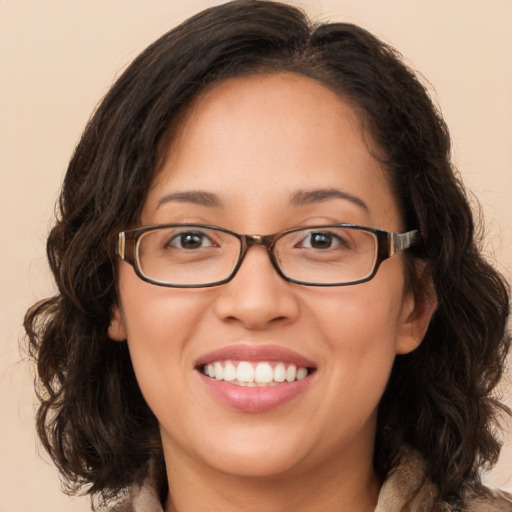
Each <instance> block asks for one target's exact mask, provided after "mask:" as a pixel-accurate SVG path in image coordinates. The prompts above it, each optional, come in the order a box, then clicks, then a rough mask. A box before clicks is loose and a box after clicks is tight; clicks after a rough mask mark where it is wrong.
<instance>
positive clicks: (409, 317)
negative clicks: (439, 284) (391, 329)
mask: <svg viewBox="0 0 512 512" xmlns="http://www.w3.org/2000/svg"><path fill="white" fill-rule="evenodd" d="M415 271H416V274H417V278H418V279H419V281H420V283H419V285H418V286H410V287H409V289H408V290H406V295H405V298H404V304H403V309H402V319H401V325H400V327H399V332H398V338H397V344H396V353H397V354H408V353H409V352H412V351H413V350H416V349H417V348H418V347H419V346H420V345H421V342H422V341H423V338H424V337H425V334H426V333H427V329H428V326H429V324H430V320H431V319H432V316H433V315H434V312H435V310H436V308H437V294H436V291H435V287H434V283H433V281H432V276H431V274H430V271H429V269H428V267H427V265H426V264H425V263H423V262H422V263H417V264H416V266H415Z"/></svg>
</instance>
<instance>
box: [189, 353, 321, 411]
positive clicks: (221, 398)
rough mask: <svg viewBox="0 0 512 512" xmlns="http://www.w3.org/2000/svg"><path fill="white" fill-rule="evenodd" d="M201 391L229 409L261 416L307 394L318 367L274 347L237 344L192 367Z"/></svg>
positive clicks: (208, 356) (205, 358)
mask: <svg viewBox="0 0 512 512" xmlns="http://www.w3.org/2000/svg"><path fill="white" fill-rule="evenodd" d="M195 370H196V371H197V375H198V376H199V382H201V383H202V384H201V385H202V386H204V388H203V389H205V390H206V391H207V393H208V394H209V395H210V396H211V397H212V398H214V400H215V401H216V402H218V403H220V404H222V405H223V406H227V407H228V408H229V409H234V410H237V411H240V412H246V413H247V412H248V413H263V412H266V411H271V410H273V409H276V408H279V407H282V406H285V405H286V404H287V403H289V402H291V401H294V400H296V399H298V397H299V396H301V395H303V394H304V393H306V392H307V389H309V388H310V387H311V386H312V385H313V382H314V381H315V380H316V379H315V376H316V374H317V365H316V364H315V363H314V362H313V361H311V360H310V359H308V358H306V357H303V356H302V355H300V354H298V353H296V352H295V351H293V350H289V349H287V348H284V347H280V346H275V345H265V344H261V345H254V344H245V343H242V344H238V345H231V346H227V347H224V348H221V349H218V350H214V351H212V352H209V353H208V354H204V355H203V356H202V357H200V358H199V359H198V360H197V361H196V364H195Z"/></svg>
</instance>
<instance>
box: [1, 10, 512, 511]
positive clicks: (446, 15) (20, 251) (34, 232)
mask: <svg viewBox="0 0 512 512" xmlns="http://www.w3.org/2000/svg"><path fill="white" fill-rule="evenodd" d="M217 3H220V2H218V1H215V0H186V1H185V0H149V1H148V0H123V1H121V0H73V1H71V0H0V80H1V82H0V88H1V89H0V219H1V221H0V222H1V231H0V233H1V251H0V258H1V261H0V263H1V267H0V268H1V269H2V270H1V276H0V279H1V281H0V300H1V307H0V311H1V316H0V332H1V333H2V335H1V337H0V411H1V412H0V512H13V511H14V512H17V511H25V512H31V511H50V510H51V511H52V512H61V511H66V512H75V511H85V510H89V506H88V500H87V499H86V498H78V499H77V498H75V499H70V498H68V497H66V496H63V495H61V494H60V492H59V490H58V487H59V484H58V478H57V475H56V471H55V470H54V468H53V467H52V466H51V465H50V464H49V463H48V462H45V461H43V460H42V459H41V458H40V457H39V456H38V455H37V452H38V448H37V447H36V441H35V438H34V434H33V411H34V397H33V394H32V386H31V379H32V377H31V376H30V372H29V367H28V366H27V364H26V363H25V362H23V361H22V360H21V357H22V356H20V353H19V352H18V348H17V344H18V340H19V339H20V338H21V337H22V333H21V327H20V323H21V318H22V316H23V313H24V310H25V309H26V308H27V307H28V306H29V305H30V304H31V303H32V302H33V301H35V300H36V299H39V298H42V297H44V296H46V295H48V294H49V293H51V289H52V284H51V281H50V279H49V276H48V271H47V267H46V261H45V257H44V239H45V235H46V233H47V231H48V227H49V225H50V223H51V218H52V213H53V203H54V200H55V197H56V194H57V191H58V188H59V184H60V181H61V179H62V176H63V173H64V172H65V168H66V164H67V161H68V159H69V157H70V154H71V151H72V149H73V147H74V145H75V143H76V141H77V139H78V137H79V135H80V133H81V130H82V128H83V126H84V124H85V122H86V121H87V119H88V116H89V115H90V112H91V111H92V109H93V108H94V106H95V104H96V103H97V101H98V100H99V98H100V97H101V96H102V95H103V94H104V93H105V92H106V91H107V89H108V88H109V86H110V84H111V83H112V81H113V79H114V77H115V76H116V73H118V72H119V70H121V69H123V68H124V67H125V66H126V65H127V64H128V63H129V62H130V61H131V60H132V59H133V58H134V57H135V56H136V55H137V53H138V52H139V51H140V50H142V49H143V48H144V47H145V46H146V45H147V44H149V43H150V42H151V41H153V40H154V39H155V38H157V37H158V36H159V35H161V34H162V33H163V32H165V31H167V30H168V29H169V28H170V27H172V26H174V25H175V24H176V23H177V22H178V21H181V20H183V19H184V18H186V17H188V16H189V15H190V14H192V13H194V12H196V11H198V10H200V9H201V8H204V7H207V6H210V5H214V4H217ZM296 3H298V4H300V5H303V6H305V7H306V9H307V10H308V11H309V12H310V13H311V14H313V15H314V16H317V17H321V18H330V19H333V18H337V19H342V20H348V21H352V22H356V23H359V24H361V25H363V26H365V27H366V28H368V29H370V30H371V31H374V32H375V33H376V34H377V35H379V36H380V37H381V38H383V39H385V40H387V41H389V42H391V43H392V44H394V45H395V46H396V47H397V48H399V49H400V50H401V51H402V53H403V54H404V55H405V56H406V57H407V60H408V62H409V63H410V65H411V66H412V67H413V68H415V69H419V70H421V71H422V72H423V74H424V75H425V76H426V77H427V78H428V80H429V81H430V83H432V84H433V86H434V87H435V90H434V89H432V94H433V95H434V97H435V99H436V101H437V102H438V103H439V105H440V106H441V108H442V111H443V113H444V115H445V117H446V119H447V121H448V124H449V126H450V127H451V130H452V135H453V138H454V159H455V162H456V164H457V165H458V166H459V168H460V169H461V172H462V174H463V177H464V179H465V181H466V184H467V185H468V186H469V187H470V188H471V189H472V190H473V191H474V192H475V193H476V195H477V196H478V197H479V199H480V201H481V204H482V207H483V210H484V213H485V217H486V220H487V227H488V230H489V236H488V238H487V241H488V244H487V245H486V250H487V251H488V252H489V254H490V255H491V256H493V257H494V258H495V259H496V261H498V262H499V263H497V264H498V266H499V267H500V268H501V269H502V270H503V271H504V272H505V273H506V274H507V275H508V276H509V277H510V276H511V271H510V269H511V268H512V225H511V224H512V222H511V219H512V31H511V30H510V26H511V24H512V0H429V1H428V2H427V1H420V0H324V1H321V0H309V1H308V0H305V1H303V2H296ZM503 391H504V393H507V394H508V395H510V391H511V387H510V384H509V385H508V387H504V388H503ZM508 428H509V430H512V428H511V426H510V424H509V427H508ZM508 436H509V440H508V441H507V444H506V446H505V450H504V452H503V454H502V457H501V460H500V462H499V465H498V467H497V468H496V469H495V471H494V472H493V473H492V474H491V475H489V476H487V477H486V478H487V481H488V482H489V483H490V484H491V485H494V486H501V487H503V488H506V489H508V490H510V491H512V436H510V434H509V435H508Z"/></svg>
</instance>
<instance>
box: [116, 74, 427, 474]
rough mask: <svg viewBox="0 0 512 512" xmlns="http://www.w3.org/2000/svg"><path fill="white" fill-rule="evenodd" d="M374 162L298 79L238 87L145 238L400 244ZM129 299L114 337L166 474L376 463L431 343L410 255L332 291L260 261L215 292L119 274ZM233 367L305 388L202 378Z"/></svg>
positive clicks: (212, 114) (350, 114) (161, 195)
mask: <svg viewBox="0 0 512 512" xmlns="http://www.w3.org/2000/svg"><path fill="white" fill-rule="evenodd" d="M369 147H370V138H369V136H368V134H367V133H365V131H364V129H363V128H362V124H361V122H360V119H359V118H358V115H357V113H356V111H355V110H354V109H353V108H352V107H351V106H350V105H349V104H348V103H347V102H345V101H343V100H341V99H340V97H338V96H337V95H336V94H334V93H333V92H332V91H331V90H329V89H328V88H326V87H325V86H323V85H322V84H320V83H318V82H317V81H314V80H312V79H310V78H306V77H303V76H300V75H296V74H292V73H282V74H275V75H270V76H269V75H265V76H255V77H250V78H236V79H229V80H227V81H224V82H222V83H220V84H218V85H216V86H214V87H213V88H211V89H210V90H208V91H207V92H205V93H203V94H202V95H201V96H200V97H199V98H198V99H197V100H196V101H195V102H194V104H193V106H192V107H191V108H190V109H189V111H188V113H187V114H186V116H185V118H184V120H183V121H182V124H181V126H180V130H179V133H178V134H177V135H176V137H175V138H174V140H173V142H172V144H171V146H170V147H169V148H168V152H167V156H166V159H165V162H164V164H163V167H162V168H161V170H160V171H159V172H158V174H157V176H156V178H155V179H154V182H153V183H152V186H151V188H150V191H149V194H148V197H147V201H146V203H145V205H144V208H143V213H142V224H143V225H149V224H165V223H201V224H209V225H215V226H221V227H223V228H227V229H230V230H233V231H236V232H238V233H248V234H271V233H275V232H278V231H281V230H285V229H288V228H293V227H296V226H304V225H314V224H316V225H318V224H330V223H353V224H360V225H364V226H374V227H378V228H382V229H385V230H389V231H402V230H403V228H404V225H403V222H402V219H401V217H400V213H399V207H398V205H397V202H396V199H395V197H394V195H393V193H392V190H391V187H390V185H389V183H388V181H387V179H386V175H385V173H384V171H383V169H382V167H381V165H380V164H379V162H378V161H377V160H376V159H375V158H374V157H373V156H372V154H371V152H370V150H369ZM325 190H328V191H330V192H329V193H328V194H323V193H320V194H314V193H313V194H312V192H315V191H325ZM333 191H336V192H333ZM191 192H194V194H191ZM197 192H201V194H197ZM297 197H302V198H303V200H297ZM205 198H207V200H206V199H205ZM294 198H295V199H294ZM304 198H305V199H304ZM119 290H120V307H119V309H118V310H116V311H115V312H114V315H113V320H112V324H111V327H110V330H109V334H110V336H111V337H112V338H113V339H118V340H122V339H125V338H127V340H128V345H129V348H130V354H131V358H132V360H133V366H134V369H135V373H136V376H137V379H138V382H139V385H140V388H141V390H142V393H143V395H144V397H145V399H146V401H147V403H148V404H149V406H150V408H151V409H152V411H153V412H154V414H155V415H156V417H157V418H158V421H159V423H160V426H161V434H162V440H163V446H164V452H165V456H166V462H167V464H168V466H172V465H174V466H176V467H181V468H183V467H186V466H187V465H188V466H190V465H195V466H197V467H202V468H208V470H211V471H214V472H221V473H224V474H226V473H227V474H236V475H241V476H283V475H287V474H297V473H300V472H306V471H312V470H317V469H318V468H322V469H323V470H327V469H328V468H330V467H337V468H339V467H340V465H342V464H345V467H349V468H350V465H352V467H354V465H357V464H360V461H361V460H365V461H368V460H371V454H372V449H373V440H374V436H375V422H376V410H377V405H378V402H379V399H380V398H381V396H382V394H383V392H384V388H385V386H386V383H387V380H388V377H389V374H390V370H391V367H392V364H393V360H394V358H395V355H396V354H397V353H406V352H408V351H410V350H413V349H414V348H415V347H416V346H417V345H418V344H419V342H420V340H421V337H422V336H421V335H422V333H420V332H419V329H418V328H417V326H416V323H415V320H414V319H415V313H414V311H415V301H414V297H413V295H412V293H411V292H409V291H408V290H407V289H406V287H405V285H404V261H403V255H397V256H395V257H393V258H391V259H389V260H386V261H385V262H384V263H383V264H382V265H381V267H380V269H379V271H378V272H377V274H376V276H375V277H374V278H373V279H372V280H371V281H369V282H366V283H364V284H358V285H352V286H346V287H330V288H329V287H328V288H322V287H310V286H301V285H297V284H293V283H290V282H287V281H285V280H284V279H283V278H282V277H280V276H279V275H278V274H277V272H276V270H275V269H274V268H273V266H272V264H271V262H270V259H269V257H268V253H267V251H266V249H265V248H264V247H253V248H251V249H250V250H249V252H248V253H247V255H246V257H245V260H244V262H243V264H242V266H241V268H240V269H239V271H238V273H237V274H236V276H235V277H234V278H233V279H232V280H231V281H230V282H228V283H227V284H223V285H220V286H216V287H212V288H199V289H177V288H165V287H159V286H155V285H152V284H149V283H146V282H144V281H142V280H141V279H139V278H138V277H137V276H136V275H135V273H134V270H133V268H132V267H131V266H130V265H128V264H127V263H125V262H120V263H119ZM227 361H230V362H231V364H232V365H233V366H234V367H235V370H236V369H239V370H240V368H242V370H240V371H241V372H242V373H241V374H243V372H244V371H245V370H247V371H248V372H249V373H250V372H251V369H250V368H248V367H252V369H253V370H254V371H257V372H258V371H261V372H263V374H265V372H267V373H268V366H270V367H271V369H272V370H273V372H274V374H273V375H274V376H275V375H276V374H277V373H279V372H281V374H282V371H283V367H284V370H285V371H288V369H289V367H290V366H292V365H296V367H298V368H301V367H304V368H308V369H309V373H308V375H307V377H305V378H304V379H302V380H298V381H296V382H292V383H289V382H287V380H286V378H285V380H284V382H283V383H278V384H276V385H274V386H264V387H247V386H240V385H236V384H235V383H233V382H229V381H219V380H215V379H214V378H211V377H209V376H206V375H205V374H204V373H203V368H204V366H205V365H207V364H211V365H214V366H215V364H217V366H219V365H220V366H221V367H226V365H227ZM264 363H268V364H267V365H266V364H264ZM277 366H279V369H278V370H276V367H277ZM258 367H260V370H258ZM244 369H245V370H244ZM302 371H303V370H299V373H301V372H302ZM291 372H292V374H293V370H291ZM240 378H241V379H242V380H243V378H245V377H240ZM274 378H275V379H277V380H280V379H281V378H282V377H274Z"/></svg>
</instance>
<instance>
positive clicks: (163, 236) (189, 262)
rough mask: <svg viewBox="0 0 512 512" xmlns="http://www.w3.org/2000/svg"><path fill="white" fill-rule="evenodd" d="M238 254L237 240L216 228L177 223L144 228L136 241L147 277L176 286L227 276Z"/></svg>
mask: <svg viewBox="0 0 512 512" xmlns="http://www.w3.org/2000/svg"><path fill="white" fill-rule="evenodd" d="M239 254H240V241H239V240H238V238H236V237H235V236H233V235H230V234H229V233H225V232H223V231H220V230H216V229H208V228H203V227H195V226H177V227H165V228H158V229H154V230H151V231H146V232H145V233H144V234H142V235H141V237H140V238H139V240H138V243H137V260H138V266H139V269H140V271H141V273H142V274H143V275H144V276H145V277H147V278H148V279H150V280H152V281H155V282H158V283H162V284H171V285H178V286H186V285H205V284H209V283H215V282H217V281H222V280H224V279H226V278H227V277H228V276H229V275H230V274H231V272H232V271H233V269H234V268H235V265H236V263H237V260H238V256H239Z"/></svg>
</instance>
